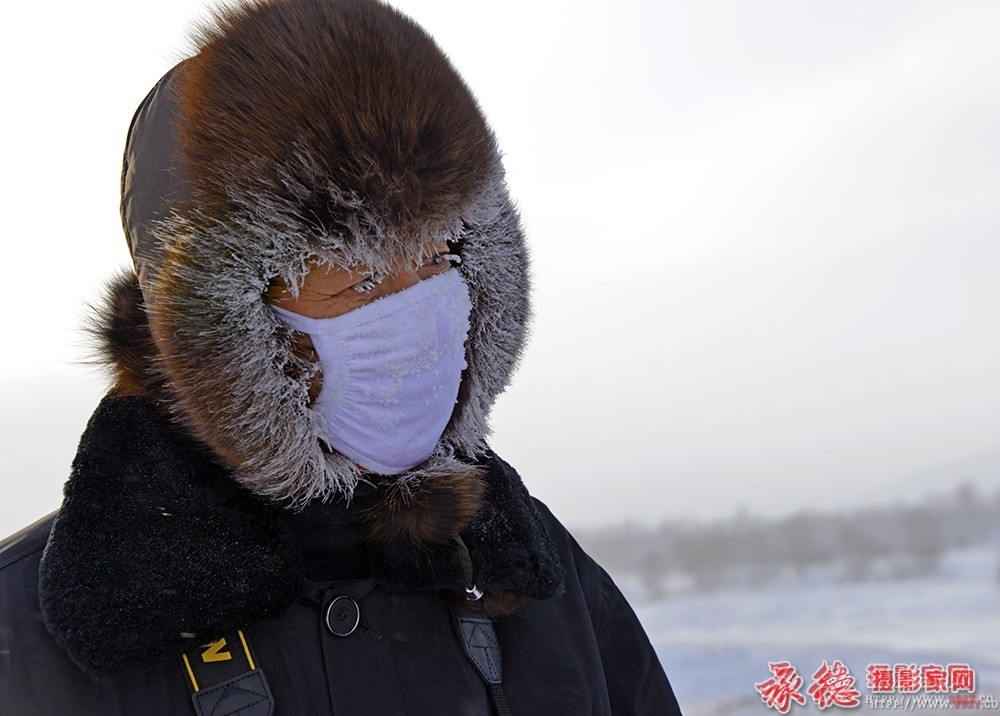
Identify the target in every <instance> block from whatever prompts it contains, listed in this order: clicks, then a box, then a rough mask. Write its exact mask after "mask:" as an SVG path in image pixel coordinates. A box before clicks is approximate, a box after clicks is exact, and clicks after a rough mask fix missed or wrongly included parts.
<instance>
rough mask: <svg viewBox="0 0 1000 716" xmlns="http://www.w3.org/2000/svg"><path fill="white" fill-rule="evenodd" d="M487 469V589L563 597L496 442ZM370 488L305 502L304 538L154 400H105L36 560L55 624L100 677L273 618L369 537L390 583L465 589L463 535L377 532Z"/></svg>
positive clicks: (478, 572)
mask: <svg viewBox="0 0 1000 716" xmlns="http://www.w3.org/2000/svg"><path fill="white" fill-rule="evenodd" d="M481 466H482V467H483V468H484V474H485V481H486V501H485V504H484V506H483V508H482V509H481V510H480V511H479V513H478V514H477V515H476V516H475V517H474V518H473V520H472V522H471V523H470V524H469V526H468V527H467V528H466V529H465V530H464V532H463V533H462V537H463V540H464V542H465V544H466V545H467V546H468V549H469V552H470V554H471V556H472V562H473V566H474V571H475V581H476V582H477V585H478V586H479V587H480V588H481V589H484V590H486V591H487V592H493V593H506V594H508V595H511V594H512V595H517V596H518V597H520V598H532V599H544V598H548V597H551V596H553V595H554V594H555V593H556V592H557V591H558V590H559V589H560V588H561V584H562V565H561V563H560V561H559V558H558V556H557V555H556V552H555V550H554V548H553V546H552V542H551V540H550V538H549V535H548V532H547V530H546V528H545V525H544V524H543V523H542V521H541V518H540V517H539V514H538V512H537V510H536V509H535V507H534V505H533V503H532V501H531V498H530V497H529V496H528V493H527V491H526V490H525V488H524V486H523V484H522V483H521V481H520V478H519V477H518V475H517V473H516V472H515V471H514V470H513V469H512V468H511V467H510V466H509V465H507V464H506V463H504V462H503V461H502V460H500V459H499V458H497V457H496V456H495V455H492V454H491V455H489V456H488V458H487V460H486V461H484V463H483V464H482V465H481ZM372 491H373V492H374V488H372ZM364 499H365V496H364V495H363V494H361V493H359V494H358V495H356V499H355V502H354V503H352V504H351V505H350V506H346V505H342V504H341V505H337V504H333V505H328V506H315V507H314V509H311V510H307V511H306V512H304V513H302V515H303V517H302V519H308V520H311V521H312V524H313V525H315V524H316V521H317V520H319V521H320V522H321V523H323V524H325V525H326V526H327V528H328V530H329V536H330V538H329V539H328V540H324V539H320V540H319V541H318V542H313V543H311V544H303V542H302V541H301V540H299V539H296V537H295V534H296V532H297V531H296V529H295V525H296V520H298V519H299V518H298V517H297V516H295V515H294V514H293V513H290V512H288V511H287V510H283V509H281V508H280V507H279V506H276V505H271V504H267V503H265V502H264V501H262V500H261V499H259V498H257V497H255V496H253V495H251V494H250V493H248V492H247V491H245V490H244V489H242V488H241V487H238V486H237V485H236V484H235V483H234V482H233V481H232V480H231V479H230V478H229V476H228V472H227V470H226V469H225V468H224V467H222V466H221V465H220V464H219V463H218V461H217V460H216V459H215V458H214V456H213V455H212V454H211V453H210V452H209V451H208V450H207V449H205V448H204V447H203V446H201V445H200V444H199V443H197V442H195V441H193V440H192V439H191V438H190V437H189V436H188V435H187V434H186V433H185V432H183V431H182V430H181V429H179V428H178V427H176V426H175V425H174V424H172V423H171V422H170V421H169V420H168V419H167V418H166V417H165V416H164V415H163V414H162V413H161V412H160V411H159V410H158V409H157V407H156V405H155V403H153V402H152V401H150V400H148V399H145V398H138V397H118V398H114V397H109V398H105V400H104V401H103V402H102V403H101V405H100V406H99V407H98V409H97V411H96V412H95V414H94V416H93V417H92V418H91V420H90V424H89V425H88V427H87V430H86V432H85V433H84V436H83V438H82V439H81V442H80V448H79V451H78V453H77V457H76V459H75V460H74V463H73V472H72V475H71V477H70V480H69V482H67V484H66V488H65V500H64V502H63V506H62V508H61V510H60V512H59V516H58V518H57V519H56V522H55V525H54V526H53V529H52V533H51V536H50V538H49V543H48V546H47V547H46V550H45V555H44V557H43V560H42V566H41V570H40V590H41V604H42V609H43V611H44V613H45V617H46V623H47V625H48V628H49V630H50V631H51V632H52V633H53V634H54V635H55V637H56V639H57V640H58V641H59V642H60V643H61V644H62V646H63V647H64V648H65V649H66V650H67V651H68V652H69V654H70V656H71V657H72V658H73V660H74V661H75V662H76V663H77V664H79V665H80V667H81V668H83V669H84V670H85V671H87V672H90V673H93V674H99V675H100V674H110V673H115V672H120V671H122V670H124V669H128V668H130V667H135V666H140V665H142V664H148V663H149V662H150V661H151V660H153V659H156V658H162V657H169V656H174V655H176V654H178V653H180V652H181V651H183V650H185V649H186V648H189V647H190V646H191V644H192V643H193V642H194V641H196V640H198V639H200V638H203V637H205V636H211V635H213V634H215V633H217V632H221V631H225V630H227V629H230V628H234V627H245V626H249V625H251V624H253V623H256V622H259V621H262V620H265V619H269V618H273V617H277V616H279V615H280V614H282V613H283V612H284V610H285V609H286V608H287V607H288V606H289V605H290V604H291V602H292V601H293V600H295V599H296V598H297V597H298V595H299V594H300V593H301V592H302V590H303V588H304V587H305V586H306V584H307V576H308V577H310V578H313V579H316V578H319V577H322V576H323V575H322V573H321V572H322V569H324V567H323V564H324V562H325V563H326V564H329V565H332V566H331V569H332V568H335V567H336V565H338V564H339V565H340V566H342V567H343V566H345V561H344V560H349V559H354V562H353V564H354V566H357V563H358V560H357V559H356V555H357V554H358V550H359V549H361V550H362V554H364V552H367V562H368V564H367V565H363V568H367V569H368V570H369V572H370V576H371V577H373V578H374V579H375V580H376V581H377V582H378V583H380V584H381V585H382V586H384V587H386V588H388V589H394V590H412V589H443V590H455V591H457V592H460V591H461V590H462V588H463V587H464V586H465V580H464V577H463V571H462V568H461V565H460V562H459V560H458V555H457V550H456V549H455V547H453V546H450V545H438V546H423V547H419V548H415V547H402V546H400V545H394V546H388V545H377V544H375V543H374V542H373V541H372V540H370V539H367V538H366V536H365V531H364V528H363V520H361V519H359V515H360V514H361V513H362V511H363V509H364V507H363V503H364ZM372 504H378V503H377V502H373V503H372ZM317 545H319V546H318V547H317ZM339 555H343V559H342V560H339V559H338V557H339ZM360 561H361V562H364V561H365V560H364V558H362V559H361V560H360ZM317 570H319V571H317ZM333 576H341V575H331V577H333Z"/></svg>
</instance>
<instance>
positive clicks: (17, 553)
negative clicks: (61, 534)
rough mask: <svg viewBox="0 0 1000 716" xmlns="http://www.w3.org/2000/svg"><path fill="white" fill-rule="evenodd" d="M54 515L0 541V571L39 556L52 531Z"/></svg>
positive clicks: (43, 518)
mask: <svg viewBox="0 0 1000 716" xmlns="http://www.w3.org/2000/svg"><path fill="white" fill-rule="evenodd" d="M56 514H57V513H56V512H53V513H51V514H48V515H46V516H45V517H42V518H41V519H40V520H38V521H37V522H34V523H32V524H30V525H28V526H27V527H25V528H24V529H23V530H21V531H19V532H15V533H14V534H12V535H11V536H10V537H7V538H6V539H4V540H2V541H0V570H4V569H6V568H7V567H9V566H11V565H12V564H14V563H15V562H19V561H20V560H22V559H25V558H28V557H31V556H33V555H41V553H42V551H43V550H44V549H45V543H46V542H47V541H48V539H49V532H51V531H52V523H53V522H55V519H56Z"/></svg>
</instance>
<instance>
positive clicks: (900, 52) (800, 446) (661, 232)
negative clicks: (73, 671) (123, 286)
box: [0, 0, 1000, 532]
mask: <svg viewBox="0 0 1000 716" xmlns="http://www.w3.org/2000/svg"><path fill="white" fill-rule="evenodd" d="M396 4H397V6H398V7H400V8H401V9H403V10H404V11H405V12H407V13H409V14H411V15H412V16H413V17H414V18H415V19H416V20H417V21H418V22H420V23H421V24H423V25H424V27H425V28H426V29H428V30H429V31H430V32H431V34H432V35H434V36H435V37H436V38H437V40H438V42H439V43H440V45H441V46H442V48H443V49H444V50H445V51H446V52H447V53H448V54H449V55H450V56H451V57H452V59H453V61H454V63H455V65H456V66H457V68H458V69H459V71H460V72H461V73H462V74H463V76H464V77H465V78H466V80H467V82H468V83H469V85H470V86H471V87H472V89H473V91H474V92H475V93H476V94H477V96H478V97H479V99H480V101H481V104H482V106H483V108H484V110H485V112H486V114H487V116H488V117H489V119H490V121H491V123H492V124H493V126H494V128H495V130H496V132H497V135H498V137H499V140H500V144H501V147H502V149H503V150H504V153H505V163H506V166H507V169H508V179H509V184H510V187H511V191H512V194H513V195H514V197H515V198H516V199H517V201H518V203H519V206H520V209H521V212H522V216H523V218H524V222H525V225H526V228H527V230H528V233H529V241H530V244H531V247H532V249H533V257H534V268H533V274H534V283H535V294H534V296H535V313H536V317H535V321H534V328H533V338H532V342H531V345H530V348H529V350H528V352H527V354H526V356H525V359H524V362H523V364H522V368H521V370H520V372H519V373H518V375H517V376H516V377H515V380H514V383H513V385H512V387H511V389H510V390H509V391H508V393H507V394H506V395H505V396H504V397H503V398H502V399H501V401H500V403H499V405H498V407H497V410H496V412H495V419H494V427H495V438H494V440H493V444H494V447H495V448H496V449H497V451H498V452H499V453H500V454H501V455H503V456H504V457H505V458H506V459H507V460H508V461H509V462H511V463H512V464H513V465H514V466H515V467H517V468H518V469H519V471H520V472H521V474H522V476H523V477H524V479H525V481H526V483H527V484H528V486H529V488H530V489H531V490H532V491H533V492H534V493H535V494H536V495H538V496H539V497H541V498H542V499H544V500H546V501H547V502H548V503H549V504H550V506H551V507H552V508H553V509H554V510H555V512H556V513H557V514H558V515H560V516H561V517H562V518H563V519H564V520H565V521H567V522H569V523H570V524H571V525H582V524H594V523H605V522H612V521H617V520H620V519H625V518H631V519H638V520H643V521H650V520H658V519H661V518H663V517H677V516H683V515H690V516H695V517H713V516H722V515H729V514H732V513H733V512H734V511H735V510H737V509H739V508H744V509H747V510H749V511H751V512H759V513H766V514H782V513H788V512H791V511H794V510H797V509H802V508H804V507H813V508H818V507H823V506H827V507H831V508H834V507H841V506H852V505H858V504H862V503H864V502H871V501H875V502H886V501H890V500H892V499H895V498H897V497H899V498H902V497H905V496H907V495H909V494H913V495H922V494H925V493H926V492H927V491H929V490H931V489H933V488H934V487H935V486H938V487H944V488H946V487H949V486H951V485H954V484H957V483H958V482H959V481H962V480H966V479H972V480H976V481H979V482H980V483H981V484H983V485H992V486H996V485H1000V433H998V426H1000V378H998V371H997V366H998V365H1000V330H998V328H1000V281H998V280H997V279H998V276H1000V202H998V197H1000V137H998V131H997V128H998V127H1000V82H998V81H997V80H998V78H1000V49H998V43H997V42H996V38H997V37H1000V4H997V3H995V2H992V1H991V0H985V1H983V2H962V1H949V2H936V3H931V2H918V1H915V0H905V1H903V0H901V1H898V2H890V1H883V0H877V1H876V2H867V3H861V2H846V3H845V2H843V1H842V0H837V1H836V2H834V1H833V0H815V1H813V2H809V3H802V2H798V1H797V0H757V1H754V2H749V1H746V2H732V1H724V0H715V1H714V2H711V3H705V2H695V1H694V0H690V1H688V2H665V1H663V0H656V1H653V0H649V1H646V0H622V1H621V2H618V3H615V4H614V5H611V4H609V3H607V2H601V3H596V2H583V1H579V0H578V1H576V2H572V3H570V2H562V1H560V2H546V3H534V2H531V3H529V2H527V1H520V0H519V1H516V2H507V3H504V4H502V5H497V4H496V3H490V4H488V5H487V4H485V3H483V4H480V3H473V2H469V1H468V0H465V1H464V2H457V1H451V0H448V1H444V0H407V1H405V2H404V1H400V2H398V3H396ZM204 7H206V5H205V3H203V2H191V1H188V0H183V1H180V0H174V1H172V2H170V3H166V2H162V3H141V4H136V3H134V2H97V3H88V4H80V3H68V2H56V3H47V4H31V5H29V4H27V3H21V4H18V5H15V6H14V7H13V8H12V9H8V11H7V13H8V15H7V17H8V19H7V22H6V25H7V28H8V33H7V37H6V38H5V42H4V43H3V45H2V46H0V53H2V56H0V59H2V62H0V79H2V83H3V86H4V88H5V100H4V107H5V111H4V113H3V122H4V131H3V133H2V135H0V136H2V142H3V157H4V159H5V171H4V172H3V178H2V180H0V181H3V183H4V185H5V186H4V191H3V194H2V195H3V201H4V205H3V208H4V217H5V226H6V232H7V238H6V241H5V247H6V258H7V262H6V265H7V272H6V276H5V281H4V286H5V289H6V291H5V295H6V299H7V300H6V301H4V302H3V304H2V306H0V311H2V318H3V325H4V327H5V329H6V335H7V338H6V340H5V341H4V345H5V347H6V350H5V351H4V354H3V356H2V362H0V398H2V405H0V419H2V423H0V428H2V438H0V439H2V443H0V446H2V455H3V461H4V467H3V472H2V473H0V474H2V479H3V494H4V497H3V499H0V532H9V531H11V530H13V529H16V528H17V527H19V526H22V525H24V524H27V523H28V522H30V521H32V520H34V519H35V518H36V517H38V516H41V515H42V514H44V513H45V512H48V511H50V510H51V509H54V508H55V507H56V506H57V505H58V500H59V490H60V486H61V484H62V482H63V481H64V479H65V477H66V475H67V474H68V466H69V461H70V459H71V458H72V454H73V452H74V450H75V444H76V441H77V439H78V437H79V434H80V432H81V430H82V429H83V426H84V424H85V422H86V419H87V417H88V415H89V413H90V412H91V411H92V409H93V407H94V405H95V403H96V401H97V400H98V399H99V397H100V395H101V394H102V392H103V390H104V388H105V386H104V383H103V381H102V378H101V376H100V375H99V374H98V373H96V372H95V371H93V370H92V369H90V368H87V367H85V366H82V365H80V362H81V361H82V360H83V359H84V357H85V355H86V353H85V351H84V349H83V347H82V346H81V335H80V333H79V330H78V326H79V325H80V323H81V317H82V316H83V315H85V310H84V304H85V303H86V302H88V301H93V300H94V299H95V297H96V296H97V295H98V294H99V291H100V287H101V285H102V282H103V281H104V279H105V278H106V277H108V276H109V275H110V274H111V273H112V272H113V271H114V269H115V268H116V267H118V266H121V265H124V264H126V263H127V261H128V256H127V252H126V250H125V240H124V237H123V235H122V232H121V226H120V223H119V219H118V176H119V172H120V163H121V153H122V148H123V143H124V138H125V132H126V130H127V128H128V123H129V120H130V119H131V117H132V113H133V112H134V110H135V107H136V106H137V105H138V103H139V102H140V101H141V99H142V98H143V96H144V95H145V94H146V92H147V91H148V90H149V88H150V87H152V85H153V84H154V83H155V82H156V81H157V79H159V77H160V76H161V75H162V74H163V73H164V72H165V71H166V70H167V69H169V68H170V67H171V66H172V65H173V64H174V63H175V62H176V61H177V60H179V59H180V58H181V57H183V56H184V50H185V43H184V40H183V37H184V35H185V33H186V31H187V29H188V28H189V27H190V25H191V22H192V21H193V20H194V19H195V18H197V17H198V15H199V14H200V13H202V12H203V9H204Z"/></svg>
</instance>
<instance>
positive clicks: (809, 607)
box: [636, 542, 1000, 716]
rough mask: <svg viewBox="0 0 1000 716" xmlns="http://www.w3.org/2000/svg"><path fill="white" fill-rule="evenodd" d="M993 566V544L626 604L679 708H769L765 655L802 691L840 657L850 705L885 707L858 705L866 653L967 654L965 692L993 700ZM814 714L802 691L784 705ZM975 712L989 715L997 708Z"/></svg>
mask: <svg viewBox="0 0 1000 716" xmlns="http://www.w3.org/2000/svg"><path fill="white" fill-rule="evenodd" d="M998 565H1000V544H998V543H996V542H994V543H992V544H984V545H977V546H975V547H967V548H963V549H960V550H953V551H951V552H949V553H947V554H946V555H944V557H943V559H942V561H941V564H940V567H939V568H938V569H937V570H936V572H935V573H934V574H933V575H932V576H928V577H922V578H914V579H907V580H898V581H873V582H865V583H853V584H849V583H837V582H836V581H834V580H826V581H821V582H819V583H815V582H814V583H811V584H807V585H797V586H794V587H787V586H785V587H781V588H771V589H768V588H760V589H750V588H739V589H729V590H725V591H717V592H711V593H688V594H684V595H682V596H675V597H668V598H666V599H663V600H661V601H658V602H650V603H646V604H641V603H640V604H637V605H636V611H637V612H638V614H639V618H640V619H641V620H642V622H643V624H644V625H645V627H646V630H647V632H648V634H649V637H650V639H651V640H652V642H653V644H654V646H655V647H656V650H657V652H658V654H659V655H660V659H661V661H662V662H663V665H664V668H665V669H666V671H667V674H668V675H669V676H670V680H671V683H672V684H673V687H674V690H675V692H676V694H677V698H678V700H679V701H680V703H681V708H682V710H683V711H684V713H685V714H687V716H699V715H701V714H756V715H757V716H763V715H766V714H773V713H777V712H776V711H772V710H770V709H768V708H767V707H766V706H765V705H764V704H763V703H762V701H761V699H760V696H759V695H758V694H757V692H756V691H755V690H754V684H755V683H756V682H760V681H764V680H765V679H767V678H769V677H770V676H771V674H770V672H769V670H768V662H769V661H784V660H787V661H790V662H791V663H792V664H793V665H794V666H795V667H796V668H797V670H798V673H799V675H800V676H802V677H803V679H804V683H803V686H802V688H801V690H802V692H803V694H805V692H806V689H807V688H808V686H809V683H810V680H811V676H812V674H813V672H814V671H815V670H816V669H817V668H818V667H819V666H820V665H821V664H822V662H823V661H824V660H826V661H827V662H828V663H831V664H832V663H833V661H834V660H840V661H841V662H843V663H844V664H845V665H846V666H847V667H848V668H849V669H850V672H851V674H852V675H853V676H854V677H855V678H856V680H857V681H856V683H855V687H856V688H857V689H858V691H860V692H861V700H862V705H861V707H859V708H858V709H853V710H854V711H857V712H869V711H872V710H878V711H880V712H881V711H886V710H887V709H885V708H882V709H873V708H872V707H870V706H866V705H865V703H864V700H865V696H866V695H869V694H871V693H872V692H871V691H870V690H869V689H868V688H867V687H866V685H865V674H866V668H867V665H868V664H872V663H883V664H890V665H892V664H896V663H905V664H914V663H915V664H917V665H920V664H927V663H930V664H942V665H947V664H949V663H967V664H969V665H970V666H972V667H973V668H974V669H975V672H976V692H975V693H976V695H977V696H983V695H992V696H994V697H996V699H998V700H1000V581H998ZM921 693H922V692H921ZM840 710H841V709H839V708H837V707H831V708H829V709H827V712H831V711H832V712H834V713H836V712H837V711H840ZM914 710H915V711H917V712H919V713H922V714H933V713H944V710H941V709H932V708H919V707H917V708H915V709H914ZM818 712H819V709H818V708H817V707H816V705H815V704H814V703H813V702H812V700H811V699H808V697H807V703H806V705H805V706H799V705H797V704H794V703H793V704H792V707H791V711H790V712H789V713H790V715H791V716H794V715H795V714H799V713H818ZM951 712H952V713H953V712H954V711H951ZM980 712H981V713H996V714H998V716H1000V709H997V710H993V711H980Z"/></svg>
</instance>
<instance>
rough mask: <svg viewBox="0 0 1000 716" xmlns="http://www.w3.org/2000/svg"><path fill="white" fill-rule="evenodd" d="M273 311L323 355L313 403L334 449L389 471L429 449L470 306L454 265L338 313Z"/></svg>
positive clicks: (461, 359)
mask: <svg viewBox="0 0 1000 716" xmlns="http://www.w3.org/2000/svg"><path fill="white" fill-rule="evenodd" d="M274 310H275V311H276V312H277V315H278V318H279V319H280V320H281V321H282V322H283V323H285V325H287V326H289V327H290V328H292V329H294V330H296V331H301V332H302V333H306V334H308V335H309V337H310V338H311V339H312V343H313V347H314V348H315V349H316V353H317V355H318V356H319V363H320V368H321V369H322V372H323V387H322V389H321V390H320V393H319V395H318V396H317V398H316V402H315V403H314V404H313V410H315V411H317V412H318V413H319V414H320V415H321V416H322V418H323V422H324V425H325V427H326V434H325V435H324V436H323V437H324V439H325V440H326V442H327V443H328V444H329V445H330V447H332V448H333V449H335V450H337V451H338V452H340V453H342V454H343V455H346V456H347V457H349V458H351V459H352V460H354V461H355V462H356V463H358V464H359V465H361V466H362V467H364V468H365V469H367V470H370V471H372V472H377V473H380V474H383V475H395V474H397V473H400V472H403V471H405V470H408V469H409V468H411V467H413V466H414V465H417V464H418V463H420V462H423V461H424V460H426V459H427V458H428V457H430V455H431V453H432V452H433V451H434V448H435V447H436V446H437V443H438V440H440V438H441V434H442V433H443V432H444V429H445V427H446V426H447V425H448V421H449V419H450V418H451V414H452V411H453V410H454V408H455V400H456V399H457V398H458V388H459V385H460V384H461V382H462V371H463V370H464V369H465V340H466V338H467V337H468V335H469V314H470V312H471V310H472V304H471V302H470V301H469V291H468V288H467V287H466V285H465V281H464V280H463V279H462V277H461V275H460V274H459V272H458V271H457V270H455V269H451V270H449V271H445V272H444V273H442V274H440V275H438V276H433V277H431V278H427V279H424V280H423V281H421V282H420V283H417V284H415V285H414V286H410V287H409V288H406V289H403V290H402V291H398V292H396V293H393V294H390V295H388V296H386V297H384V298H380V299H377V300H375V301H373V302H371V303H368V304H365V305H364V306H361V307H360V308H356V309H354V310H353V311H348V312H347V313H345V314H342V315H340V316H336V317H334V318H307V317H306V316H302V315H299V314H297V313H292V312H291V311H287V310H285V309H282V308H278V307H277V306H275V309H274Z"/></svg>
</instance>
